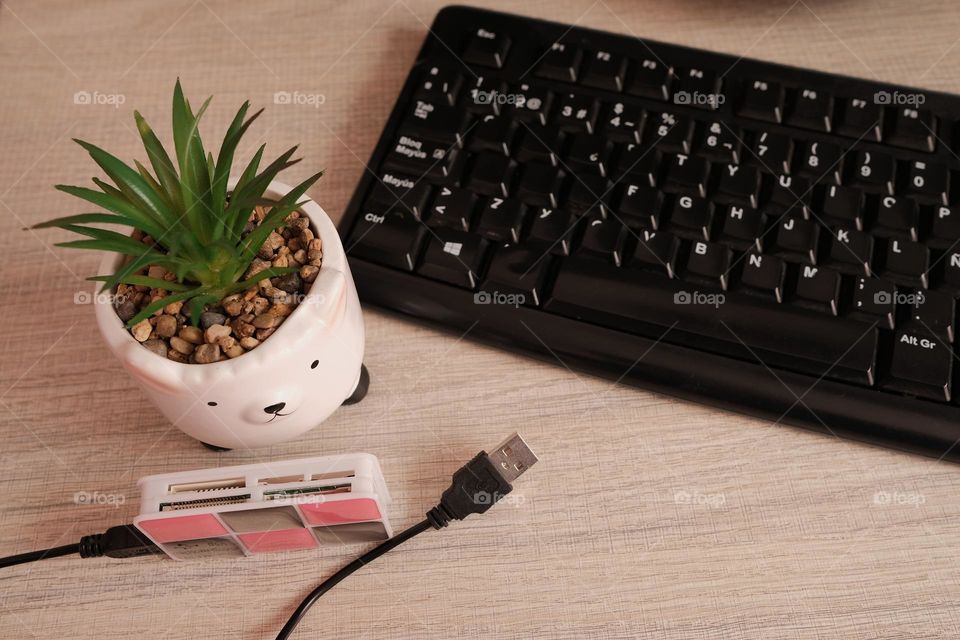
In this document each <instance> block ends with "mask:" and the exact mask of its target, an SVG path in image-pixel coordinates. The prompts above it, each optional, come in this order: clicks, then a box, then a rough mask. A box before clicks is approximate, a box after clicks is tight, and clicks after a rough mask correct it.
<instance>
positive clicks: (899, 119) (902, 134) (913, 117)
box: [887, 107, 937, 152]
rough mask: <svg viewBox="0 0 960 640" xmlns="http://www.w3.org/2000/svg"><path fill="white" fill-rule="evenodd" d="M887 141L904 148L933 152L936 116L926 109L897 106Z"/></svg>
mask: <svg viewBox="0 0 960 640" xmlns="http://www.w3.org/2000/svg"><path fill="white" fill-rule="evenodd" d="M887 142H888V143H890V144H892V145H894V146H897V147H903V148H904V149H914V150H916V151H929V152H933V151H934V149H936V148H937V117H936V116H935V115H933V113H932V112H931V111H929V110H927V109H917V108H916V107H898V108H897V109H896V111H895V112H894V118H893V130H892V131H891V132H890V134H889V135H888V136H887Z"/></svg>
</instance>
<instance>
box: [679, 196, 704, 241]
mask: <svg viewBox="0 0 960 640" xmlns="http://www.w3.org/2000/svg"><path fill="white" fill-rule="evenodd" d="M713 211H714V208H713V203H712V202H710V201H709V200H707V199H705V198H697V197H691V196H680V197H678V198H676V199H674V202H673V209H672V210H671V212H670V222H669V225H668V226H669V229H668V230H669V231H670V232H671V233H672V234H674V235H675V236H678V237H680V238H686V239H687V240H710V231H711V230H712V229H713Z"/></svg>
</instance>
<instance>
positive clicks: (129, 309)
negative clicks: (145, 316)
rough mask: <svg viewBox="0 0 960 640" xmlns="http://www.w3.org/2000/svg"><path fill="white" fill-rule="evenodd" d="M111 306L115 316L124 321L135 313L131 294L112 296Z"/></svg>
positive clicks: (135, 307) (135, 305) (135, 308)
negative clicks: (115, 313)
mask: <svg viewBox="0 0 960 640" xmlns="http://www.w3.org/2000/svg"><path fill="white" fill-rule="evenodd" d="M113 308H114V310H115V311H116V312H117V316H119V317H120V319H121V320H123V321H124V322H126V321H127V320H129V319H130V318H132V317H134V316H135V315H137V304H136V303H135V302H134V301H133V296H132V295H129V294H124V295H118V296H117V297H116V298H114V300H113Z"/></svg>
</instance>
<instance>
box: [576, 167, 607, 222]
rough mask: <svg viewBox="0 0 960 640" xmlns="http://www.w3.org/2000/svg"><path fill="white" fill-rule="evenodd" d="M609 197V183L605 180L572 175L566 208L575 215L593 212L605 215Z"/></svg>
mask: <svg viewBox="0 0 960 640" xmlns="http://www.w3.org/2000/svg"><path fill="white" fill-rule="evenodd" d="M610 197H611V196H610V183H609V182H608V181H607V180H606V179H605V178H603V177H601V176H598V175H590V174H588V173H585V174H582V175H574V176H573V178H572V179H571V180H570V191H569V192H568V193H567V207H568V208H569V209H570V210H571V211H574V212H576V213H586V212H587V211H594V210H595V211H598V212H600V213H601V215H606V213H607V211H608V210H609V207H608V202H609V201H610Z"/></svg>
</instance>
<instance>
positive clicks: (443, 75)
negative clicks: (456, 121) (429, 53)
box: [413, 66, 463, 105]
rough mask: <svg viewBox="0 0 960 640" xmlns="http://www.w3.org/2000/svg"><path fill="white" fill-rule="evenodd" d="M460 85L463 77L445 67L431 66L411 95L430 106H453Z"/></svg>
mask: <svg viewBox="0 0 960 640" xmlns="http://www.w3.org/2000/svg"><path fill="white" fill-rule="evenodd" d="M462 85H463V76H461V75H460V73H459V72H457V71H455V70H453V69H450V68H447V67H440V66H431V67H429V68H428V69H426V70H425V71H424V73H423V75H422V76H421V78H420V84H418V85H417V88H416V90H415V91H414V93H413V95H414V97H415V98H417V99H418V100H423V101H424V102H428V103H431V104H442V103H446V104H447V105H454V104H456V102H457V95H458V94H459V93H460V87H461V86H462Z"/></svg>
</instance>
